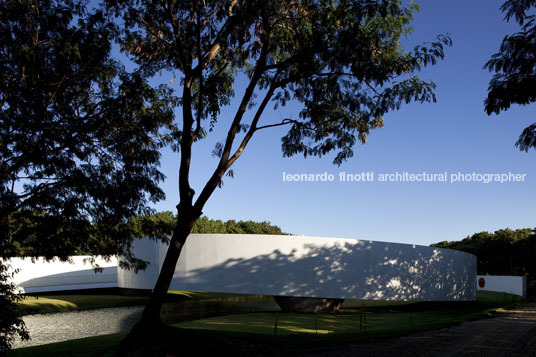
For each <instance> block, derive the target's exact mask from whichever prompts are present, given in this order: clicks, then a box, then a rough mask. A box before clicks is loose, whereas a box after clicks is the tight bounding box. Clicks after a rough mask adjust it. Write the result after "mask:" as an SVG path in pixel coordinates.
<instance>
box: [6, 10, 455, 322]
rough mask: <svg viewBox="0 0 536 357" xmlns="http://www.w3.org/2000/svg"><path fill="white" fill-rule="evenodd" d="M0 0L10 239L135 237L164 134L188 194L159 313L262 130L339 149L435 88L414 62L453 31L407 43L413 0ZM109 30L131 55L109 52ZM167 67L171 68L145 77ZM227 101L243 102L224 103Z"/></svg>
mask: <svg viewBox="0 0 536 357" xmlns="http://www.w3.org/2000/svg"><path fill="white" fill-rule="evenodd" d="M1 6H2V10H1V11H0V20H1V24H2V25H1V26H2V31H0V36H1V37H0V51H1V52H0V53H1V56H0V57H1V58H0V73H2V77H0V78H1V83H0V104H1V106H0V108H1V112H0V116H1V119H2V121H1V127H0V135H1V141H0V153H1V155H2V156H1V166H0V180H1V185H0V190H1V191H0V210H1V213H2V216H1V219H2V221H1V222H0V224H1V227H0V231H2V245H3V247H8V248H9V247H10V245H11V243H12V241H13V239H14V238H15V237H16V236H17V233H18V232H24V230H28V229H31V230H32V231H30V232H27V231H26V232H24V234H28V233H30V234H34V235H35V237H36V239H35V242H36V244H37V245H38V246H39V247H40V248H42V250H45V251H46V252H47V254H54V255H64V256H65V255H66V254H68V253H69V252H70V251H72V249H73V247H75V246H77V241H78V243H80V242H81V241H84V242H90V244H92V245H93V246H94V248H95V251H103V252H106V251H109V250H107V249H115V250H121V249H125V247H126V248H128V242H129V240H128V234H126V233H128V232H130V231H129V229H130V228H129V225H128V219H129V218H130V217H133V216H135V215H136V214H143V213H147V203H148V201H149V200H158V199H162V198H163V193H162V191H161V190H160V189H159V188H158V183H159V181H161V180H162V179H163V177H162V174H161V173H160V172H159V171H158V164H159V152H158V149H159V148H160V147H161V146H163V145H170V146H171V147H172V148H173V149H174V150H177V151H179V154H180V162H179V163H178V169H179V182H178V184H179V185H178V186H179V197H180V199H179V202H178V205H177V215H176V220H177V221H176V223H175V225H174V230H173V234H172V237H171V239H170V248H169V249H168V252H167V255H166V258H165V260H164V263H163V266H162V269H161V273H160V276H159V278H158V281H157V282H156V285H155V289H154V290H153V294H152V296H151V299H150V301H149V304H148V305H147V308H146V310H145V312H144V314H143V316H144V317H143V320H142V321H145V322H148V323H147V326H149V325H151V326H153V327H154V325H155V323H156V324H158V323H159V312H160V307H161V303H162V298H163V296H164V295H165V293H166V292H167V289H168V287H169V283H170V281H171V278H172V276H173V272H174V269H175V265H176V262H177V260H178V257H179V255H180V252H181V249H182V247H183V245H184V243H185V241H186V239H187V237H188V234H189V233H190V232H191V231H192V229H194V227H195V223H196V221H197V220H198V219H199V217H201V215H202V211H203V208H204V206H205V204H206V202H207V201H208V199H209V198H210V196H211V195H212V193H213V192H214V191H215V189H217V188H218V187H219V186H221V182H222V178H223V177H224V175H226V174H227V175H232V171H231V166H232V165H233V164H234V163H235V162H236V161H237V160H238V159H239V158H240V156H241V155H242V153H243V152H244V151H245V149H246V147H247V146H248V144H249V143H250V141H251V139H252V138H253V136H254V135H255V134H256V133H257V132H259V131H261V130H269V129H270V128H274V127H284V128H287V131H286V134H285V135H284V136H283V138H282V151H283V155H284V156H292V155H296V154H301V155H304V156H305V157H307V156H324V155H327V154H329V153H333V154H334V159H333V161H334V163H335V164H341V163H342V162H343V161H344V160H346V159H348V158H350V157H352V155H353V146H354V144H356V143H358V142H361V143H365V142H366V139H367V136H368V134H369V133H370V131H371V130H372V129H375V128H379V127H382V126H383V125H384V120H383V117H384V115H385V114H386V113H388V112H389V111H392V110H397V109H399V108H400V106H401V105H403V104H405V103H410V102H412V101H417V102H427V101H435V94H434V89H435V84H434V83H433V82H432V81H429V80H423V79H421V78H419V77H418V76H417V72H419V71H420V70H421V69H423V68H424V67H425V66H428V65H433V64H435V63H436V61H437V60H439V59H442V58H443V57H444V47H445V46H447V45H450V43H451V41H450V38H449V37H447V36H442V35H440V36H438V37H437V39H436V40H435V42H431V43H427V44H423V45H418V46H416V47H414V48H413V49H407V48H404V46H403V45H402V41H401V40H402V39H403V38H404V37H406V36H409V35H410V34H411V33H412V28H411V26H410V23H411V21H412V19H413V13H414V11H416V10H418V7H417V5H415V4H413V3H409V4H407V5H404V4H403V3H402V1H400V0H377V1H374V0H360V1H358V0H343V1H337V2H332V1H312V0H292V1H281V0H248V1H245V0H244V1H241V0H230V1H227V0H205V1H197V0H195V1H194V0H186V1H176V0H167V1H159V2H154V1H146V0H138V1H126V2H125V1H119V0H105V1H104V2H103V4H102V6H100V7H99V8H97V9H96V10H91V11H88V10H87V9H86V7H85V6H84V5H83V4H81V3H79V2H78V1H77V0H68V1H65V2H58V1H54V0H34V1H26V2H16V1H10V2H3V3H2V5H1ZM110 16H114V17H115V18H114V19H113V20H111V19H110ZM114 40H117V41H118V44H119V48H120V49H121V50H122V51H123V55H124V56H127V57H128V59H127V61H132V63H133V64H134V68H133V69H129V70H127V69H126V68H125V66H124V65H123V64H122V63H121V62H120V61H118V59H117V58H114V57H113V56H112V52H113V51H112V43H113V41H114ZM159 72H169V73H171V74H172V75H173V76H174V78H178V80H176V81H175V82H173V81H172V83H170V84H169V85H149V84H148V81H149V80H150V79H153V77H154V76H155V75H156V74H157V73H159ZM238 80H240V81H245V82H246V84H245V85H244V86H243V87H242V86H238V85H237V84H236V83H237V81H238ZM151 83H152V84H154V82H151ZM290 101H292V102H294V103H297V104H299V105H300V106H301V109H300V110H299V112H298V113H295V115H290V116H289V117H286V118H282V119H281V120H277V121H273V120H270V117H269V116H263V114H264V113H265V112H266V111H268V110H270V109H271V108H277V107H278V106H285V105H286V104H287V103H289V102H290ZM224 107H228V108H227V109H229V110H232V111H233V113H234V114H233V115H231V116H223V115H222V112H223V109H224ZM216 124H218V125H225V126H226V128H227V131H226V137H225V139H224V140H223V141H222V142H220V143H218V144H217V145H216V147H215V149H214V153H215V155H216V156H217V157H218V158H219V159H218V160H217V161H218V162H217V164H216V165H215V168H214V171H213V173H212V175H211V176H210V177H209V178H208V179H207V181H206V183H205V184H204V186H203V187H201V190H200V191H198V194H197V195H196V192H195V191H194V189H193V188H192V187H191V184H190V168H191V163H192V150H193V148H194V144H197V142H199V141H200V140H201V139H203V138H205V137H206V136H207V135H209V134H210V132H211V131H212V129H213V128H214V126H215V125H216ZM19 236H20V235H19ZM47 248H49V249H48V250H47ZM40 250H41V249H40ZM145 331H157V329H154V328H150V329H149V330H145Z"/></svg>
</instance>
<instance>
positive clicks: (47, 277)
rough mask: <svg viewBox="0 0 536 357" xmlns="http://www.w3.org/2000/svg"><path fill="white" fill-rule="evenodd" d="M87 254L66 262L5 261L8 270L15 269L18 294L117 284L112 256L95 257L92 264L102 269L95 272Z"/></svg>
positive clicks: (39, 259) (115, 266) (116, 262)
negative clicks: (106, 258)
mask: <svg viewBox="0 0 536 357" xmlns="http://www.w3.org/2000/svg"><path fill="white" fill-rule="evenodd" d="M88 258H90V257H89V256H74V257H71V259H72V264H71V263H69V262H60V261H46V260H44V259H42V258H38V259H35V261H32V259H31V258H12V259H10V260H9V261H8V264H10V265H11V269H12V271H13V269H17V270H18V273H17V274H15V277H14V279H13V282H14V283H15V284H16V285H17V286H18V287H19V288H20V293H39V292H45V291H62V290H78V289H95V288H116V287H117V264H118V260H117V258H116V257H113V258H111V260H110V261H106V260H104V259H102V258H97V259H96V264H98V265H99V266H100V267H101V268H103V270H102V272H95V270H94V269H93V268H92V267H91V264H90V263H89V262H86V260H87V259H88Z"/></svg>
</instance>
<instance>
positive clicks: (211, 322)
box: [15, 291, 521, 356]
mask: <svg viewBox="0 0 536 357" xmlns="http://www.w3.org/2000/svg"><path fill="white" fill-rule="evenodd" d="M178 294H184V295H185V296H188V297H189V298H190V299H203V298H205V299H210V298H211V297H215V296H216V295H217V294H214V295H210V294H207V293H197V292H178ZM221 297H222V298H223V299H222V301H225V300H226V299H227V298H228V299H230V300H232V301H234V300H236V301H235V302H233V304H236V303H240V301H244V307H245V306H246V304H252V303H253V302H254V301H255V300H261V301H265V300H267V297H263V296H242V297H241V296H235V295H233V296H228V294H225V297H224V296H221ZM123 299H125V300H123ZM135 299H141V300H138V302H142V301H143V299H146V297H141V298H136V297H125V296H105V297H103V296H100V295H90V296H88V295H85V296H76V295H65V296H54V297H53V298H39V299H38V300H37V301H39V300H40V304H42V305H43V306H47V304H49V305H51V306H55V308H61V307H62V306H66V307H65V308H69V309H71V308H73V306H72V305H75V307H74V308H87V307H88V306H89V307H102V306H104V305H105V303H106V304H108V305H106V306H114V305H109V304H125V303H133V302H134V301H136V300H135ZM215 301H217V300H215ZM516 301H517V302H520V301H521V299H520V298H519V297H514V296H512V295H509V294H502V293H493V292H485V291H479V292H478V293H477V301H476V302H468V303H452V302H447V303H408V302H386V301H358V300H347V301H345V304H344V305H343V309H344V310H343V312H341V313H338V314H299V313H282V312H277V311H275V310H274V311H266V310H265V311H264V312H253V313H239V314H236V313H235V312H234V311H228V313H229V315H227V316H219V317H213V318H204V319H200V320H196V321H189V322H183V323H179V324H174V325H172V327H173V329H174V330H173V331H175V332H174V333H176V334H177V339H179V340H184V336H189V337H188V338H186V340H188V341H190V340H192V341H193V339H198V340H200V341H205V343H206V344H207V346H208V345H210V346H211V348H212V347H213V346H212V345H214V346H216V347H215V348H216V349H218V343H220V342H219V341H220V339H219V337H218V336H231V338H238V339H239V340H240V341H242V340H243V341H245V343H247V341H262V343H266V344H267V345H271V344H274V343H276V344H279V343H292V344H295V343H298V344H301V343H306V344H310V343H334V342H338V341H355V342H359V341H363V340H368V339H376V338H379V337H387V336H396V335H403V334H408V333H413V332H417V331H422V330H430V329H435V328H441V327H444V326H448V325H452V324H455V323H459V322H462V321H466V320H470V319H474V318H479V317H482V316H489V315H492V314H496V313H497V310H501V309H502V308H504V307H507V306H510V305H511V304H512V303H514V302H516ZM208 302H210V300H205V301H199V304H206V303H208ZM25 303H26V304H31V303H36V301H33V300H32V299H28V301H26V302H25ZM191 303H194V304H195V303H196V300H192V301H189V302H188V304H191ZM71 304H72V305H71ZM97 304H98V306H97ZM115 306H117V305H115ZM177 306H179V305H177ZM221 306H224V307H225V306H226V305H225V304H222V305H221ZM41 308H42V307H41ZM242 310H243V309H242ZM236 311H240V309H237V310H236ZM276 320H277V329H275V326H276ZM181 331H182V332H181ZM275 334H277V336H274V335H275ZM125 335H126V334H124V333H123V334H114V335H108V336H99V337H90V338H84V339H79V340H71V341H66V342H60V343H54V344H50V345H44V346H36V347H27V348H21V349H17V350H16V353H15V356H37V355H39V356H65V355H69V356H106V355H113V354H115V353H116V352H117V351H118V348H119V343H120V341H121V339H123V338H124V336H125ZM233 336H234V337H233ZM181 337H182V338H181ZM166 341H167V340H166ZM196 341H197V340H196ZM170 343H171V344H172V343H173V341H170ZM196 343H197V342H196ZM232 343H235V342H232ZM153 347H154V348H156V349H158V348H161V346H160V345H159V346H156V345H155V346H153ZM223 347H224V346H223ZM223 347H222V348H223ZM149 348H152V347H149ZM192 348H193V347H192Z"/></svg>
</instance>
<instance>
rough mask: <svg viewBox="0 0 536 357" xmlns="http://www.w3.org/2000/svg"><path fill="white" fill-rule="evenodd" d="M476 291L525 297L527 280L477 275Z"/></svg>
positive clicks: (503, 276)
mask: <svg viewBox="0 0 536 357" xmlns="http://www.w3.org/2000/svg"><path fill="white" fill-rule="evenodd" d="M476 288H477V290H486V291H496V292H500V293H508V294H514V295H519V296H522V297H523V298H525V297H526V293H527V292H526V290H527V278H526V277H524V276H511V275H477V277H476Z"/></svg>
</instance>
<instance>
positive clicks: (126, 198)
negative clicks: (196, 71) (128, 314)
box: [0, 0, 172, 352]
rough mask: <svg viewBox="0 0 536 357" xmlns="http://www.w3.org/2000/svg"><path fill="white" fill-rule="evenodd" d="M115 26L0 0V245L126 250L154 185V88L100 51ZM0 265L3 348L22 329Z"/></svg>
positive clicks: (100, 17) (165, 106)
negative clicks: (130, 228) (134, 219)
mask: <svg viewBox="0 0 536 357" xmlns="http://www.w3.org/2000/svg"><path fill="white" fill-rule="evenodd" d="M116 34H117V30H116V27H115V25H113V23H112V22H110V21H108V19H107V18H106V16H105V14H104V12H103V11H92V12H88V11H87V10H86V8H85V6H84V5H83V3H80V2H78V1H76V0H65V1H64V0H62V1H54V0H29V1H1V2H0V256H1V257H9V256H13V255H16V254H17V252H21V251H23V252H25V254H29V255H32V256H37V255H39V256H45V257H47V258H52V257H54V256H58V257H60V258H61V259H66V258H67V257H68V256H69V255H71V254H73V253H76V251H77V249H80V248H81V247H82V248H83V249H88V250H91V251H92V252H94V253H95V254H104V255H110V254H116V253H118V252H123V251H125V252H127V253H128V251H129V238H130V237H129V236H128V234H125V233H127V232H125V227H126V223H127V221H128V218H129V217H131V216H132V215H134V214H140V213H144V212H146V211H147V209H146V207H147V202H148V200H152V201H156V200H159V199H162V198H163V197H164V194H163V192H162V191H161V189H160V188H158V183H159V182H160V181H161V180H162V179H163V175H162V174H161V173H160V172H159V171H158V165H159V157H160V154H159V151H158V149H159V142H158V130H159V128H160V127H161V126H162V125H165V124H166V123H167V122H169V121H170V120H171V118H172V115H171V108H170V104H169V101H168V100H167V99H166V97H167V93H166V89H165V88H163V87H161V88H152V87H150V86H148V85H147V77H146V75H145V74H144V73H143V72H139V71H138V72H134V73H129V72H127V71H126V70H125V68H124V66H123V65H122V64H121V63H119V62H118V61H117V60H115V59H113V58H112V57H111V55H110V53H111V50H112V43H113V39H114V37H115V35H116ZM164 99H166V100H164ZM127 255H128V254H127ZM133 263H135V261H133ZM0 268H1V269H2V270H1V275H0V284H1V287H2V292H1V293H2V294H0V298H1V300H2V304H1V306H0V308H1V311H0V321H1V325H2V326H1V328H2V330H1V335H0V337H1V338H2V341H1V342H0V344H1V348H2V351H1V352H3V350H4V349H5V348H8V347H9V346H11V342H10V341H12V336H13V334H19V335H20V336H24V334H23V333H24V330H23V325H21V323H20V320H17V318H13V316H15V315H13V311H15V307H14V305H13V301H14V299H13V297H14V296H15V295H12V294H11V292H10V286H11V285H10V283H9V282H8V281H6V280H5V279H8V278H9V276H8V275H6V274H4V265H0ZM4 293H5V294H4Z"/></svg>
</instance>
